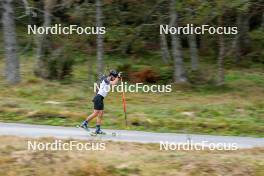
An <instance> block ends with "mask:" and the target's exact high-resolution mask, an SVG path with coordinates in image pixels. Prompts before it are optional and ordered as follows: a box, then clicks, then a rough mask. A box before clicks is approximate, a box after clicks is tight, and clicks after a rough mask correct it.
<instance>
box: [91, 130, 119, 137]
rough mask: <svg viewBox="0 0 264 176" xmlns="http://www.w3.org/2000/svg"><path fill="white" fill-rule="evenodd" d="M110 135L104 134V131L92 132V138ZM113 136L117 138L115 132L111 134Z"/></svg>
mask: <svg viewBox="0 0 264 176" xmlns="http://www.w3.org/2000/svg"><path fill="white" fill-rule="evenodd" d="M107 135H110V134H109V133H106V132H103V131H102V130H99V131H97V130H96V131H94V132H90V136H107ZM111 136H117V134H116V133H115V132H112V133H111Z"/></svg>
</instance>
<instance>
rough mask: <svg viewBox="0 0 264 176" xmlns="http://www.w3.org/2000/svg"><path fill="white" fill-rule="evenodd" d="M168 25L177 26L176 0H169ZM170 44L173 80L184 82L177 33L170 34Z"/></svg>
mask: <svg viewBox="0 0 264 176" xmlns="http://www.w3.org/2000/svg"><path fill="white" fill-rule="evenodd" d="M170 19H171V21H170V26H175V27H177V26H178V22H177V20H178V14H177V11H176V1H175V0H171V10H170ZM171 45H172V56H173V60H174V81H175V82H176V83H181V82H186V81H187V79H186V77H185V73H184V65H183V58H182V46H181V41H180V38H179V36H178V35H177V34H173V35H171Z"/></svg>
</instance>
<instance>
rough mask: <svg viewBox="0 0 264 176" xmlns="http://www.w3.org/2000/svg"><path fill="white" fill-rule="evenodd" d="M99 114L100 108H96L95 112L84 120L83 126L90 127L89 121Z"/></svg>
mask: <svg viewBox="0 0 264 176" xmlns="http://www.w3.org/2000/svg"><path fill="white" fill-rule="evenodd" d="M98 114H99V111H98V110H94V112H93V113H92V114H91V115H89V116H88V117H87V118H86V120H85V121H83V122H82V124H81V127H82V128H85V129H88V128H89V127H88V122H89V121H90V120H92V119H93V118H95V117H96V116H97V115H98Z"/></svg>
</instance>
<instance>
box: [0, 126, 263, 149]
mask: <svg viewBox="0 0 264 176" xmlns="http://www.w3.org/2000/svg"><path fill="white" fill-rule="evenodd" d="M104 131H105V132H106V133H107V135H105V136H96V137H93V136H90V135H89V133H88V132H86V131H85V130H83V129H78V128H74V127H59V126H47V125H28V124H17V123H1V122H0V135H12V136H13V135H14V136H21V137H33V138H38V137H54V138H59V139H69V138H70V139H81V140H89V139H98V140H112V141H122V142H140V143H160V142H164V143H165V142H168V143H173V144H179V143H187V142H188V141H189V142H190V141H191V142H192V144H195V143H199V144H202V145H205V146H206V145H209V144H212V143H213V144H219V143H220V144H224V145H231V144H235V145H236V146H237V147H238V148H252V147H264V138H252V137H234V136H213V135H197V134H177V133H153V132H143V131H128V130H104ZM113 132H116V133H117V136H112V135H111V134H112V133H113Z"/></svg>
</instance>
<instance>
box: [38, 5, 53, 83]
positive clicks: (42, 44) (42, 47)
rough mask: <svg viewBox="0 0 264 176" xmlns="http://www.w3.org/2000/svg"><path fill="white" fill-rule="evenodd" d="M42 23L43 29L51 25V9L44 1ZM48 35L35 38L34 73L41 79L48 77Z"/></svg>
mask: <svg viewBox="0 0 264 176" xmlns="http://www.w3.org/2000/svg"><path fill="white" fill-rule="evenodd" d="M44 3H45V4H44V22H43V25H42V26H43V27H47V26H50V24H51V7H50V5H49V3H48V2H47V1H44ZM47 37H48V35H46V34H40V35H38V36H37V64H36V66H35V70H34V73H35V74H36V75H37V76H39V77H42V78H48V77H49V71H48V68H47V62H48V61H47V58H46V53H47V47H49V41H48V39H47Z"/></svg>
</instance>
